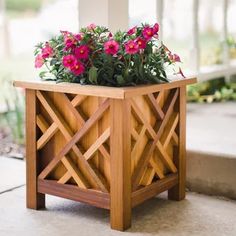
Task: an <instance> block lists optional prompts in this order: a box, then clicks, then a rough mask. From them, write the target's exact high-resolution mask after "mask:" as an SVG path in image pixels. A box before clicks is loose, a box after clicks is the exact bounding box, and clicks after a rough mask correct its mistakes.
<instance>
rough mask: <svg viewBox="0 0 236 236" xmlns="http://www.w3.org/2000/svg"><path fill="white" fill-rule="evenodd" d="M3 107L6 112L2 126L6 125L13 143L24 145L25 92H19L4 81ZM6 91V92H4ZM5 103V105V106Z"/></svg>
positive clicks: (2, 115)
mask: <svg viewBox="0 0 236 236" xmlns="http://www.w3.org/2000/svg"><path fill="white" fill-rule="evenodd" d="M1 90H2V101H1V103H2V105H4V107H5V110H4V111H3V112H2V114H0V115H1V119H3V120H4V121H5V122H1V124H0V125H6V126H7V127H5V128H7V129H8V130H9V131H10V135H12V138H13V141H14V142H15V143H17V144H24V140H25V117H24V108H25V102H24V100H25V99H24V94H23V90H17V89H15V88H14V87H13V86H12V83H11V82H10V81H6V80H5V81H4V82H3V84H2V86H1ZM4 91H5V92H4ZM3 103H4V104H3Z"/></svg>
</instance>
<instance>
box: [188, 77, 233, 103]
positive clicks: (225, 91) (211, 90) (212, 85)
mask: <svg viewBox="0 0 236 236" xmlns="http://www.w3.org/2000/svg"><path fill="white" fill-rule="evenodd" d="M187 100H188V102H199V103H204V102H207V103H212V102H221V101H236V82H234V78H232V79H231V81H230V82H226V81H225V79H224V78H218V79H214V80H209V81H206V82H201V83H197V84H194V85H190V86H188V87H187Z"/></svg>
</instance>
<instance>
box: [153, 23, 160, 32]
mask: <svg viewBox="0 0 236 236" xmlns="http://www.w3.org/2000/svg"><path fill="white" fill-rule="evenodd" d="M152 31H153V34H157V33H158V31H159V25H158V24H157V23H156V24H155V25H154V26H153V27H152Z"/></svg>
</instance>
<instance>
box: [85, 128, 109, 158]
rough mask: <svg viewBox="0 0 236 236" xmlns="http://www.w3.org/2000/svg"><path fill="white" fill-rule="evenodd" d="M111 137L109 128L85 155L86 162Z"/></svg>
mask: <svg viewBox="0 0 236 236" xmlns="http://www.w3.org/2000/svg"><path fill="white" fill-rule="evenodd" d="M109 137H110V128H107V129H106V130H105V131H104V132H103V134H102V135H101V136H100V137H99V138H98V139H97V140H96V141H95V142H94V143H93V144H92V145H91V146H90V148H89V149H88V150H87V151H86V152H85V153H84V157H85V159H86V160H88V159H89V158H91V156H92V155H93V154H94V153H95V152H96V151H97V150H98V149H99V147H100V146H101V145H102V144H103V143H104V142H105V141H106V140H107V139H108V138H109Z"/></svg>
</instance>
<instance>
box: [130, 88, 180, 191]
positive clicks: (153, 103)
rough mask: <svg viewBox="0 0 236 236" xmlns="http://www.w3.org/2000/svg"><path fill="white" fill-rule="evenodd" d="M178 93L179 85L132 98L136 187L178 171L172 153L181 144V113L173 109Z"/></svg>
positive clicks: (133, 179) (133, 171)
mask: <svg viewBox="0 0 236 236" xmlns="http://www.w3.org/2000/svg"><path fill="white" fill-rule="evenodd" d="M178 93H179V90H178V89H173V90H169V91H165V92H164V91H162V92H159V93H154V94H148V95H145V96H141V97H139V98H138V99H136V100H135V99H134V98H132V99H131V100H130V103H131V109H132V115H133V122H132V124H133V125H132V130H131V134H132V140H133V142H132V143H133V145H132V152H131V158H132V187H133V190H135V189H137V188H138V186H139V185H144V186H146V185H149V184H151V183H152V182H153V181H154V180H155V179H163V178H164V177H165V174H167V173H176V172H177V168H176V166H175V164H174V163H173V155H174V146H177V145H178V135H177V133H176V131H175V129H176V127H177V124H178V121H179V114H178V113H177V112H175V110H174V108H175V103H176V101H177V98H178Z"/></svg>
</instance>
